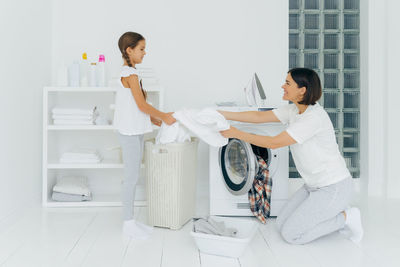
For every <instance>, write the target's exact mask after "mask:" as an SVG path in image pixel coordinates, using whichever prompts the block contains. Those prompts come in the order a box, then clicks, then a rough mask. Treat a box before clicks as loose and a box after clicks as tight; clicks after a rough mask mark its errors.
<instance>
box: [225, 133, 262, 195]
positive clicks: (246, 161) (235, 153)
mask: <svg viewBox="0 0 400 267" xmlns="http://www.w3.org/2000/svg"><path fill="white" fill-rule="evenodd" d="M219 165H220V168H221V172H222V176H223V179H224V183H225V186H226V188H227V189H228V190H229V192H231V193H232V194H234V195H243V194H247V192H249V190H250V188H251V187H252V185H253V180H254V177H255V175H256V174H257V172H258V164H257V157H256V156H255V155H254V153H253V150H252V149H251V145H250V144H249V143H246V142H243V141H241V140H239V139H235V138H232V139H229V142H228V144H227V145H226V146H224V147H222V148H220V150H219Z"/></svg>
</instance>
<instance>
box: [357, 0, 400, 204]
mask: <svg viewBox="0 0 400 267" xmlns="http://www.w3.org/2000/svg"><path fill="white" fill-rule="evenodd" d="M361 4H362V6H361V8H362V10H361V14H364V15H362V16H363V17H364V19H362V23H363V22H364V23H365V24H364V25H361V28H362V29H363V27H364V29H363V30H362V32H363V35H362V38H361V44H362V46H361V53H362V59H361V60H362V61H361V64H362V71H363V70H364V76H362V91H363V90H364V92H368V95H367V96H365V94H364V97H363V98H362V100H364V102H363V103H362V105H364V111H365V112H364V113H363V117H364V118H366V120H367V123H366V124H367V125H366V128H367V132H364V136H365V135H366V133H367V136H366V137H365V138H363V140H362V146H363V148H364V152H363V151H362V155H363V156H364V155H366V157H364V159H365V161H364V163H363V164H364V165H363V166H364V168H363V170H364V173H362V177H364V178H367V179H365V180H364V181H366V182H367V187H368V194H369V195H372V196H385V197H389V198H400V194H399V192H398V188H400V177H399V175H398V168H397V166H398V157H397V152H398V151H399V150H400V140H399V138H398V133H399V131H400V127H399V123H398V122H399V121H400V120H399V118H398V114H400V108H399V105H398V103H397V102H398V100H399V98H400V92H399V85H398V84H399V82H398V76H399V75H398V70H399V68H398V65H399V62H400V51H399V47H400V39H399V37H398V34H397V33H398V29H399V27H400V20H399V17H398V12H397V11H398V10H399V8H400V3H399V2H398V1H395V0H384V1H380V0H369V1H361ZM363 9H364V11H365V12H364V13H363ZM366 16H367V17H368V19H367V18H366ZM363 63H364V64H363ZM363 85H364V86H363ZM365 101H367V102H368V104H367V107H366V105H365ZM364 129H365V128H364ZM365 148H367V149H365ZM366 158H367V159H366ZM364 188H365V187H364Z"/></svg>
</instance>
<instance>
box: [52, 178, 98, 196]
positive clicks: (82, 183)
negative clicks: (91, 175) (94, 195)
mask: <svg viewBox="0 0 400 267" xmlns="http://www.w3.org/2000/svg"><path fill="white" fill-rule="evenodd" d="M53 192H59V193H65V194H74V195H81V196H87V197H89V196H91V192H90V189H89V183H88V178H87V177H85V176H61V177H57V183H56V185H54V187H53Z"/></svg>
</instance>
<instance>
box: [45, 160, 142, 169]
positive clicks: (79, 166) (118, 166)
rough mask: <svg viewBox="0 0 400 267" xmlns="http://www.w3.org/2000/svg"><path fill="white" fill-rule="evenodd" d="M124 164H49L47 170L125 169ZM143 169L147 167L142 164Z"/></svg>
mask: <svg viewBox="0 0 400 267" xmlns="http://www.w3.org/2000/svg"><path fill="white" fill-rule="evenodd" d="M123 168H124V164H123V163H116V162H110V161H108V162H107V161H102V162H100V163H91V164H87V163H59V162H50V163H48V164H47V169H123ZM140 168H141V169H144V168H145V165H144V164H143V163H142V164H141V165H140Z"/></svg>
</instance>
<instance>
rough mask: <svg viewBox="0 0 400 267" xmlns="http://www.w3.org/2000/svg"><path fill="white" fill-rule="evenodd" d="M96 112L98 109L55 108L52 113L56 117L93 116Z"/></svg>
mask: <svg viewBox="0 0 400 267" xmlns="http://www.w3.org/2000/svg"><path fill="white" fill-rule="evenodd" d="M95 110H96V107H91V108H87V109H81V108H61V107H54V108H53V109H52V113H53V114H54V115H93V114H94V112H95Z"/></svg>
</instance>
